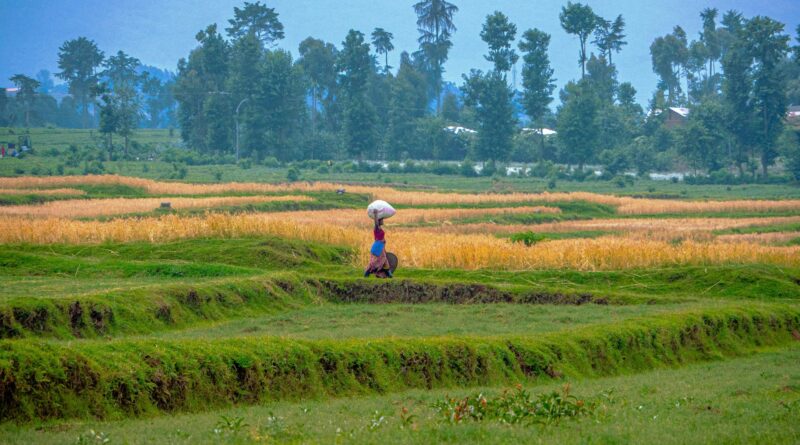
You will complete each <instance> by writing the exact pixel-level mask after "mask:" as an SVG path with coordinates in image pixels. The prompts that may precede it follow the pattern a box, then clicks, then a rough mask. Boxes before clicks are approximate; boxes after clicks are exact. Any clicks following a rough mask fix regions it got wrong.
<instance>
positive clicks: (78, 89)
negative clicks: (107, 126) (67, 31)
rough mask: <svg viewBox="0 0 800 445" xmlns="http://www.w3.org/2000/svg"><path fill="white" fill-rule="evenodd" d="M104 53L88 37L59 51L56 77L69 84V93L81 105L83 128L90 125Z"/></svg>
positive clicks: (71, 42)
mask: <svg viewBox="0 0 800 445" xmlns="http://www.w3.org/2000/svg"><path fill="white" fill-rule="evenodd" d="M103 59H104V56H103V52H102V51H100V49H99V48H98V47H97V44H95V42H94V41H92V40H89V39H87V38H86V37H78V38H77V39H74V40H67V41H66V42H64V43H63V44H62V45H61V47H60V48H59V49H58V68H59V69H60V70H61V71H60V72H58V73H56V77H58V78H59V79H62V80H64V81H66V82H67V85H68V86H69V93H70V94H71V95H73V96H74V97H76V98H77V99H78V100H79V101H80V103H81V114H82V116H83V127H84V128H86V127H87V126H88V124H89V103H90V102H91V101H92V100H93V99H94V97H95V96H94V91H95V87H96V86H97V82H98V76H97V69H98V68H99V67H100V65H101V64H102V63H103Z"/></svg>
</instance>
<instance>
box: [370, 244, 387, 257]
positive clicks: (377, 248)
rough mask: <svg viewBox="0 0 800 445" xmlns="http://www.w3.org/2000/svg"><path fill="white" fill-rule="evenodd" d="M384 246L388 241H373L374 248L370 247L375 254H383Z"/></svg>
mask: <svg viewBox="0 0 800 445" xmlns="http://www.w3.org/2000/svg"><path fill="white" fill-rule="evenodd" d="M384 246H386V241H375V242H374V243H372V248H371V249H369V253H371V254H373V255H375V256H381V254H382V253H383V248H384Z"/></svg>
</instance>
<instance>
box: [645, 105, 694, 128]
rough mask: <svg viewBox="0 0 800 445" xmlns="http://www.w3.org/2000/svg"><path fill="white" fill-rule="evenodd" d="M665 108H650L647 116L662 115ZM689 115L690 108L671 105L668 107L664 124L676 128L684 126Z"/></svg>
mask: <svg viewBox="0 0 800 445" xmlns="http://www.w3.org/2000/svg"><path fill="white" fill-rule="evenodd" d="M663 112H664V110H662V109H661V108H654V109H652V110H650V113H648V114H647V118H648V119H649V118H651V117H655V116H661V113H663ZM688 117H689V109H688V108H683V107H669V108H667V118H666V120H664V125H666V127H667V128H675V127H680V126H683V124H685V123H686V119H687V118H688Z"/></svg>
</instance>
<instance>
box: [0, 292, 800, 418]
mask: <svg viewBox="0 0 800 445" xmlns="http://www.w3.org/2000/svg"><path fill="white" fill-rule="evenodd" d="M798 328H800V310H798V309H797V308H796V307H789V306H777V305H775V306H771V307H766V306H742V307H739V308H725V309H717V310H705V311H696V310H695V311H686V312H682V313H674V314H671V315H669V316H660V317H644V318H640V319H636V320H631V321H627V322H624V323H619V324H615V325H603V326H594V327H589V328H584V329H579V330H575V331H572V332H570V333H569V334H568V335H565V334H564V333H559V334H552V335H542V336H539V337H493V338H478V337H473V338H469V337H466V338H463V337H460V338H454V337H439V338H428V339H379V340H371V341H368V340H345V341H295V340H290V339H285V338H270V337H260V338H259V337H254V338H246V339H243V338H237V339H225V340H212V341H200V340H152V339H141V340H112V341H93V340H91V341H81V342H72V343H61V342H43V341H40V340H4V341H0V421H15V422H28V421H35V420H41V419H64V418H89V417H95V418H123V417H127V416H141V415H152V414H157V413H165V412H184V411H203V410H208V409H212V408H216V407H223V406H230V405H232V404H243V403H257V402H263V401H269V400H278V399H293V400H296V399H306V398H319V397H332V396H346V395H356V394H376V393H386V392H393V391H400V390H404V389H409V388H428V389H430V388H442V387H456V386H458V387H464V386H472V385H499V384H509V383H514V382H522V381H525V382H530V381H536V380H539V379H544V380H547V379H558V378H559V377H562V376H584V377H595V376H604V375H616V374H621V373H628V372H637V371H642V370H646V369H652V368H658V367H664V366H674V365H679V364H684V363H688V362H694V361H701V360H709V359H715V358H719V357H722V356H729V355H736V354H742V353H745V352H748V351H751V350H753V349H754V348H757V347H760V346H764V345H774V344H780V343H785V342H789V341H792V338H793V336H800V334H798V333H797V329H798Z"/></svg>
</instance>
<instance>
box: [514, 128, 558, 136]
mask: <svg viewBox="0 0 800 445" xmlns="http://www.w3.org/2000/svg"><path fill="white" fill-rule="evenodd" d="M522 131H524V132H526V133H533V134H544V135H545V136H552V135H554V134H558V132H556V131H555V130H551V129H549V128H542V129H539V128H523V129H522Z"/></svg>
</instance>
